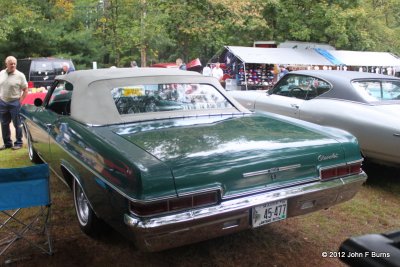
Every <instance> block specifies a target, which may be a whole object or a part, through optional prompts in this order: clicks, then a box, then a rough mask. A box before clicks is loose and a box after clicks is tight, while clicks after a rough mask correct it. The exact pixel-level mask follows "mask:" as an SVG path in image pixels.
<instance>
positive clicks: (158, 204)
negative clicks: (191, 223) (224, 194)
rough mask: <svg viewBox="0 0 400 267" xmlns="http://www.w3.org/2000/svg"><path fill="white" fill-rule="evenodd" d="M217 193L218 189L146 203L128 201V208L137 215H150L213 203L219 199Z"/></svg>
mask: <svg viewBox="0 0 400 267" xmlns="http://www.w3.org/2000/svg"><path fill="white" fill-rule="evenodd" d="M218 195H219V194H218V191H212V192H203V193H198V194H194V195H188V196H182V197H178V198H173V199H166V200H162V201H155V202H148V203H137V202H130V203H129V209H130V211H131V212H132V213H134V214H136V215H139V216H151V215H155V214H158V213H165V212H173V211H179V210H185V209H193V208H198V207H203V206H211V205H215V204H217V203H218V201H219V198H218Z"/></svg>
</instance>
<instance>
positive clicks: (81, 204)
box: [75, 182, 90, 226]
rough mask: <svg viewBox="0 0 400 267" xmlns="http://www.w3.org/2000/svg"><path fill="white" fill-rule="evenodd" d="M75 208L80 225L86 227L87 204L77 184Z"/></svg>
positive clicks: (87, 217)
mask: <svg viewBox="0 0 400 267" xmlns="http://www.w3.org/2000/svg"><path fill="white" fill-rule="evenodd" d="M75 208H76V213H77V215H78V219H79V222H80V224H81V225H83V226H85V225H87V223H88V221H89V212H90V208H89V203H88V200H87V198H86V196H85V194H84V193H83V190H82V188H81V187H80V186H79V184H78V183H77V182H75Z"/></svg>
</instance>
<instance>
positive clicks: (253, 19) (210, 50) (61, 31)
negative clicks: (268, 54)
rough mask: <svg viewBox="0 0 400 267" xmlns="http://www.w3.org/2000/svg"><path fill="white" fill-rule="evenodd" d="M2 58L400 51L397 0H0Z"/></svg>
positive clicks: (101, 59)
mask: <svg viewBox="0 0 400 267" xmlns="http://www.w3.org/2000/svg"><path fill="white" fill-rule="evenodd" d="M0 7H1V8H0V17H1V21H2V23H1V24H0V56H2V58H5V57H6V56H7V55H14V56H16V57H17V58H24V57H38V56H43V57H46V56H55V57H68V58H72V59H73V60H74V62H75V63H76V65H77V68H78V69H82V68H89V67H91V62H92V61H97V62H98V64H99V65H100V67H102V66H104V67H107V66H111V65H115V66H129V62H130V61H131V60H136V61H138V62H140V63H141V64H142V65H143V66H146V65H150V64H153V63H156V62H168V61H175V59H176V58H178V57H181V58H183V59H184V60H185V61H188V60H190V59H193V58H197V57H198V58H200V59H201V61H202V62H203V63H205V62H207V61H208V60H209V59H210V58H211V57H212V56H213V55H214V54H215V53H217V51H218V50H220V49H221V48H222V47H223V46H224V45H243V46H251V45H252V44H253V42H254V41H256V40H275V41H277V42H282V41H285V40H290V41H309V42H321V43H328V44H330V45H332V46H334V47H336V48H337V49H346V50H362V51H387V52H392V53H395V54H400V38H399V34H400V16H399V14H400V5H398V0H312V1H310V0H285V1H283V0H0Z"/></svg>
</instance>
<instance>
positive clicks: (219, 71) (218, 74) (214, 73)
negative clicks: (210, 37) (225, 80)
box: [211, 62, 224, 82]
mask: <svg viewBox="0 0 400 267" xmlns="http://www.w3.org/2000/svg"><path fill="white" fill-rule="evenodd" d="M220 66H221V64H220V63H219V62H217V63H215V67H214V68H213V69H212V71H211V74H212V76H213V77H215V78H217V79H218V81H220V82H222V77H224V72H223V70H222V69H221V68H220Z"/></svg>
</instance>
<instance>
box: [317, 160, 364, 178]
mask: <svg viewBox="0 0 400 267" xmlns="http://www.w3.org/2000/svg"><path fill="white" fill-rule="evenodd" d="M361 171H362V169H361V162H356V163H351V164H347V165H339V166H334V167H329V168H322V169H321V170H320V178H321V180H330V179H334V178H339V177H343V176H347V175H352V174H358V173H360V172H361Z"/></svg>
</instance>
